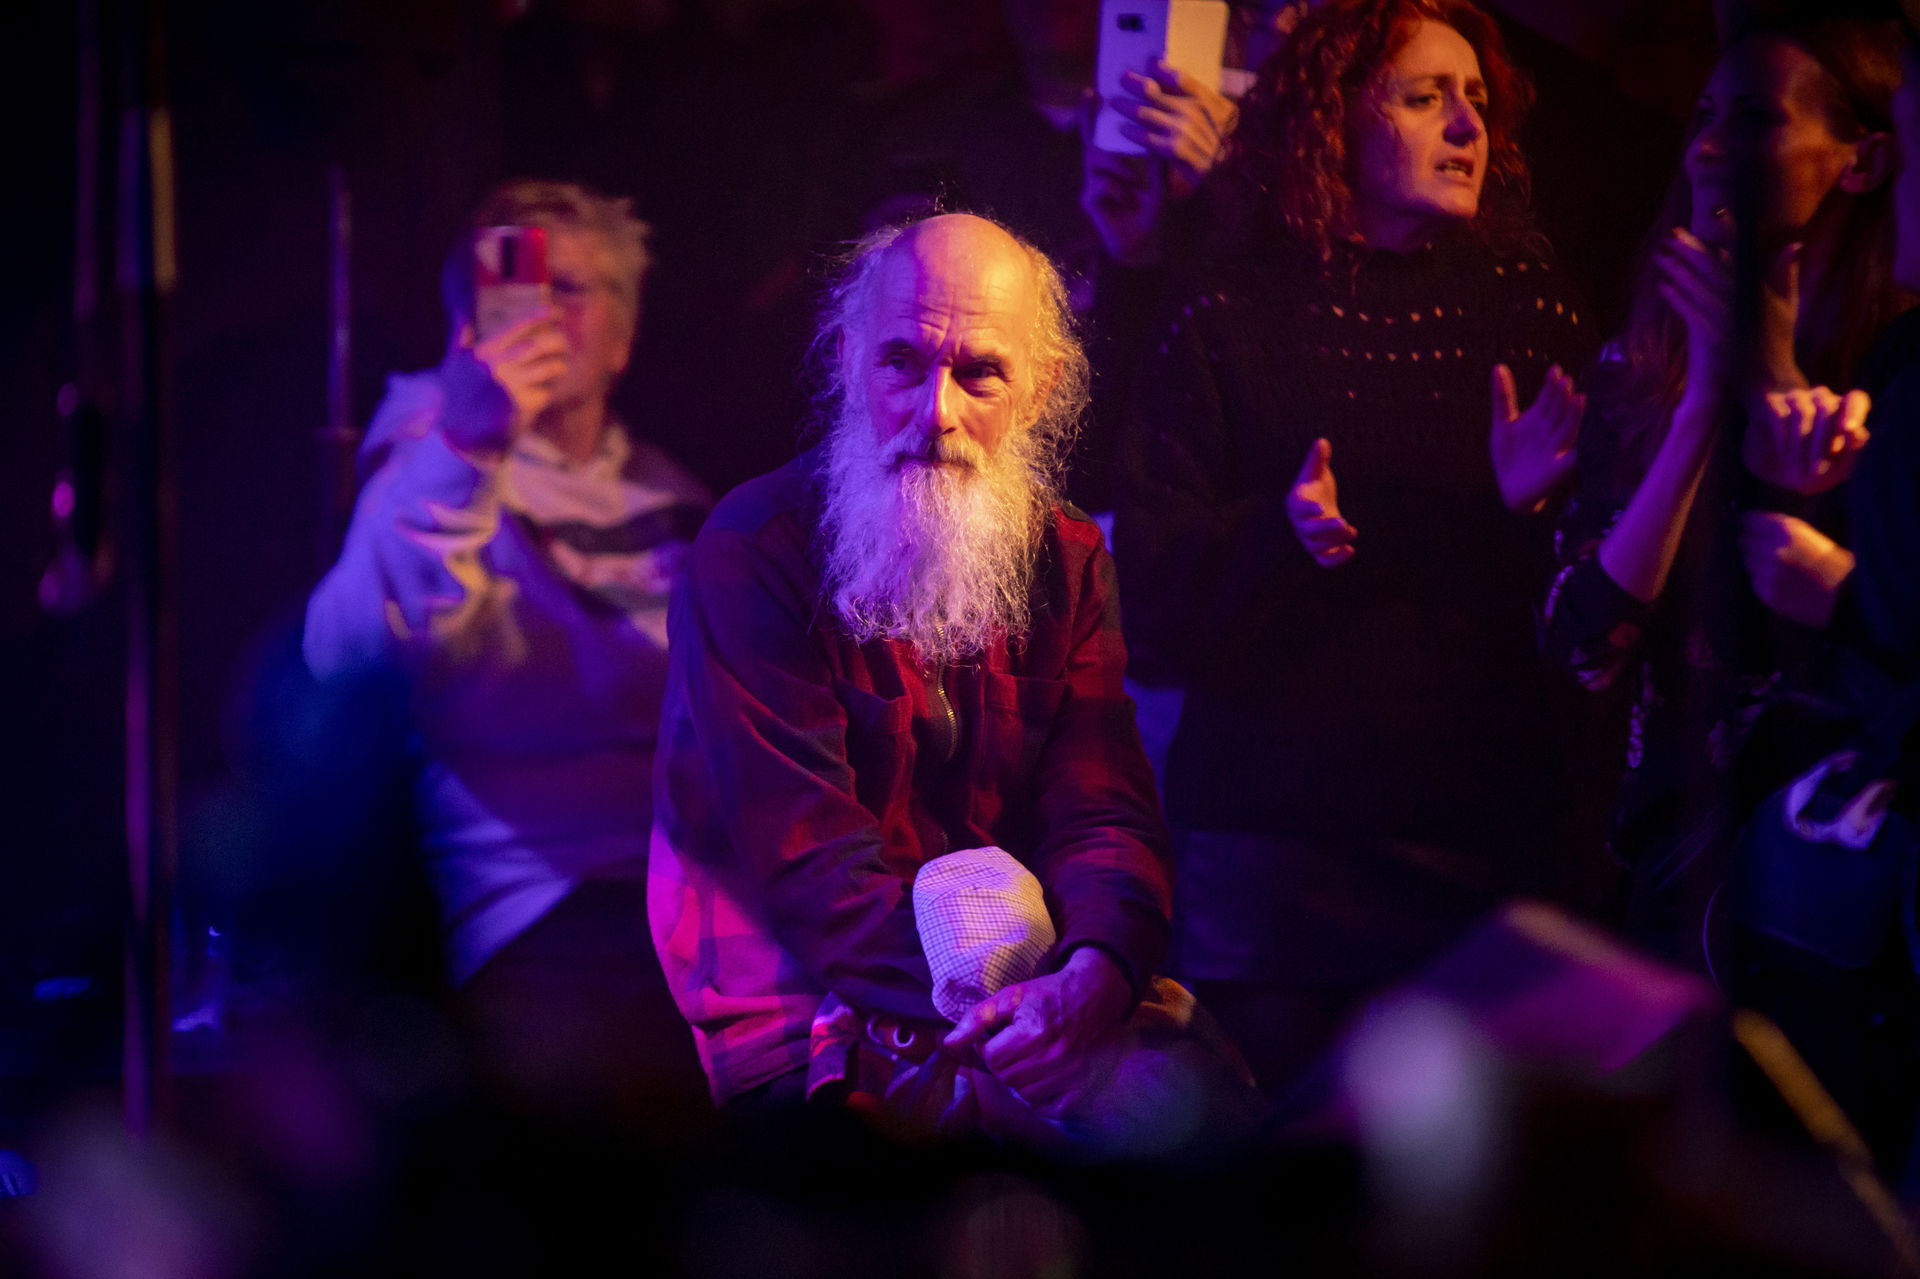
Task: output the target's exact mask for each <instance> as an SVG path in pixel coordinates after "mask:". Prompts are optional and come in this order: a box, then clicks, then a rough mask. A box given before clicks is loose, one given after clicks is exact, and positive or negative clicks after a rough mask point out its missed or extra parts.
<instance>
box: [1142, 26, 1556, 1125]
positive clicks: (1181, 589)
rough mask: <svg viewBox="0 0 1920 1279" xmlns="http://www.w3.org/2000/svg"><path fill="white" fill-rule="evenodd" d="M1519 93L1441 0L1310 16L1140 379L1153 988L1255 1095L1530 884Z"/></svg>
mask: <svg viewBox="0 0 1920 1279" xmlns="http://www.w3.org/2000/svg"><path fill="white" fill-rule="evenodd" d="M1529 100H1530V93H1529V90H1528V87H1527V85H1526V83H1525V81H1524V80H1523V79H1522V78H1521V76H1520V75H1519V73H1518V72H1517V70H1516V69H1515V68H1514V67H1513V65H1512V64H1511V63H1510V62H1509V61H1508V60H1507V57H1506V55H1505V52H1504V49H1503V46H1502V44H1501V40H1500V37H1499V33H1498V29H1497V28H1496V26H1495V25H1494V22H1493V20H1492V19H1491V18H1490V17H1488V16H1487V15H1486V14H1485V13H1483V12H1482V11H1481V10H1479V9H1478V8H1476V7H1474V6H1473V5H1471V4H1468V3H1465V2H1464V0H1393V2H1391V3H1377V2H1376V0H1330V2H1329V3H1326V4H1322V5H1319V6H1316V7H1315V8H1313V9H1312V10H1310V11H1309V12H1308V13H1307V14H1306V15H1305V16H1304V17H1302V18H1301V19H1300V21H1299V24H1298V25H1297V26H1296V27H1295V28H1294V29H1293V32H1292V34H1291V35H1290V36H1289V38H1288V39H1287V41H1286V43H1285V44H1284V45H1283V46H1282V47H1281V49H1280V51H1279V52H1278V53H1277V54H1276V55H1274V56H1273V57H1272V58H1270V59H1269V60H1268V62H1267V63H1266V64H1265V67H1264V69H1263V70H1262V73H1261V76H1260V82H1259V84H1258V85H1257V86H1256V88H1255V90H1254V92H1253V93H1252V94H1251V95H1250V96H1249V97H1248V99H1247V100H1246V102H1245V104H1244V105H1243V107H1242V110H1241V118H1240V124H1239V126H1238V128H1237V130H1236V132H1235V133H1234V137H1233V142H1232V144H1231V149H1230V153H1229V156H1228V159H1227V161H1226V163H1225V165H1223V167H1222V168H1221V170H1220V172H1219V173H1218V174H1216V175H1215V177H1214V179H1213V181H1214V182H1215V183H1216V184H1217V187H1216V189H1217V191H1218V193H1219V195H1220V198H1221V201H1222V203H1223V205H1224V206H1225V209H1226V211H1228V212H1229V213H1231V214H1233V215H1234V217H1235V222H1234V224H1233V225H1234V229H1235V233H1236V238H1235V241H1234V242H1233V243H1232V244H1231V246H1230V248H1231V251H1230V252H1229V253H1228V254H1227V255H1226V256H1225V258H1224V260H1223V261H1222V262H1221V264H1220V265H1219V266H1218V267H1217V268H1215V269H1213V270H1212V271H1211V273H1210V274H1209V275H1208V276H1206V277H1204V278H1203V279H1202V280H1201V281H1198V282H1197V287H1195V288H1193V289H1192V291H1191V292H1189V293H1188V294H1187V296H1186V299H1185V301H1184V304H1183V305H1181V306H1180V307H1179V308H1178V309H1177V310H1176V311H1174V313H1173V314H1172V316H1171V322H1170V323H1169V324H1167V325H1166V326H1165V327H1164V328H1162V330H1161V331H1160V333H1159V335H1158V337H1157V339H1156V345H1155V347H1154V349H1153V352H1152V353H1151V354H1150V355H1149V356H1148V358H1147V360H1146V363H1145V366H1144V368H1143V371H1142V375H1141V378H1140V381H1139V394H1138V396H1137V403H1136V405H1135V406H1134V409H1135V411H1134V415H1133V421H1132V423H1131V426H1130V430H1129V433H1128V438H1127V441H1126V457H1125V464H1124V466H1123V468H1122V471H1123V476H1124V479H1125V481H1126V483H1125V486H1124V489H1123V492H1124V494H1125V496H1124V499H1123V501H1122V503H1121V506H1120V509H1119V512H1118V518H1117V524H1116V531H1115V542H1116V548H1117V549H1116V555H1117V557H1118V559H1119V562H1120V564H1121V565H1122V583H1123V587H1124V592H1125V597H1126V620H1127V637H1128V642H1129V646H1130V647H1131V649H1132V650H1133V655H1134V661H1135V672H1134V673H1135V676H1136V678H1138V679H1140V680H1141V681H1142V682H1146V683H1152V684H1167V685H1171V686H1174V687H1178V688H1180V689H1183V690H1184V691H1185V694H1186V707H1185V711H1184V714H1183V717H1182V719H1181V722H1180V726H1179V730H1178V732H1177V734H1176V735H1175V737H1174V740H1173V746H1172V750H1171V753H1170V757H1169V760H1168V765H1167V773H1166V794H1167V810H1168V817H1169V819H1170V821H1171V822H1172V824H1173V826H1174V827H1175V828H1176V830H1177V832H1178V845H1177V861H1178V866H1179V876H1180V879H1179V888H1178V891H1177V892H1176V894H1175V900H1176V903H1177V910H1176V917H1175V941H1174V954H1175V958H1174V961H1173V965H1172V971H1173V973H1174V975H1175V976H1177V977H1179V978H1180V979H1181V980H1183V981H1191V982H1193V983H1194V987H1195V990H1196V991H1197V992H1198V993H1199V995H1200V997H1201V999H1202V1000H1203V1001H1204V1002H1205V1003H1206V1004H1207V1005H1208V1006H1209V1008H1210V1009H1211V1010H1212V1011H1213V1012H1214V1013H1215V1014H1216V1015H1217V1016H1218V1017H1219V1018H1220V1020H1221V1021H1222V1023H1224V1024H1225V1025H1226V1027H1227V1028H1228V1030H1229V1031H1230V1032H1231V1033H1232V1034H1233V1035H1234V1037H1235V1038H1236V1040H1238V1041H1239V1042H1240V1044H1241V1046H1242V1047H1243V1048H1244V1049H1246V1050H1247V1053H1248V1056H1249V1058H1250V1059H1251V1061H1252V1064H1253V1066H1254V1069H1255V1073H1256V1074H1257V1075H1259V1076H1260V1077H1261V1082H1262V1084H1263V1086H1264V1087H1266V1088H1268V1089H1270V1090H1271V1091H1273V1092H1275V1093H1278V1092H1281V1091H1284V1090H1285V1089H1286V1088H1287V1087H1288V1085H1289V1084H1290V1083H1291V1082H1292V1081H1293V1080H1294V1079H1295V1078H1296V1077H1297V1076H1298V1075H1299V1073H1300V1072H1301V1071H1302V1070H1303V1068H1304V1067H1305V1066H1306V1065H1307V1064H1308V1063H1309V1062H1310V1061H1311V1060H1312V1059H1313V1057H1314V1056H1315V1055H1316V1054H1317V1053H1318V1052H1319V1051H1320V1050H1321V1049H1322V1048H1323V1047H1325V1046H1326V1044H1327V1043H1328V1042H1329V1041H1330V1039H1331V1037H1332V1035H1333V1033H1334V1031H1335V1029H1336V1028H1337V1026H1338V1025H1339V1024H1340V1022H1341V1021H1342V1020H1343V1019H1344V1018H1345V1017H1346V1015H1347V1014H1348V1013H1349V1012H1350V1011H1351V1010H1353V1009H1354V1008H1355V1007H1357V1006H1358V1004H1359V1003H1360V1002H1361V1001H1363V1000H1364V999H1365V998H1366V997H1368V996H1369V995H1370V994H1372V993H1374V992H1376V991H1378V990H1380V989H1382V988H1383V987H1385V986H1387V985H1390V984H1392V983H1393V982H1394V981H1396V980H1398V979H1400V978H1402V977H1404V976H1405V975H1407V974H1409V973H1410V972H1412V971H1413V970H1414V969H1416V968H1418V967H1419V966H1420V964H1422V963H1423V962H1424V961H1426V960H1427V959H1429V958H1431V957H1432V956H1433V955H1435V954H1436V953H1437V952H1438V951H1439V950H1440V949H1442V948H1443V947H1445V946H1446V945H1447V944H1448V943H1450V942H1451V941H1452V940H1453V939H1454V938H1455V937H1457V936H1458V935H1459V934H1460V933H1462V932H1463V931H1464V930H1465V929H1466V928H1467V927H1469V926H1470V925H1471V924H1472V923H1473V922H1474V921H1475V920H1476V919H1477V918H1479V917H1480V916H1481V915H1482V914H1483V913H1484V912H1485V911H1487V910H1488V909H1490V908H1491V907H1492V906H1493V905H1495V904H1496V903H1498V902H1500V901H1501V900H1502V899H1503V898H1505V897H1506V896H1509V895H1511V894H1514V893H1517V892H1525V891H1533V892H1540V891H1543V890H1544V889H1545V888H1547V887H1549V886H1551V884H1550V881H1551V876H1550V875H1549V874H1548V867H1549V864H1550V861H1549V859H1550V856H1551V853H1552V850H1553V848H1554V844H1555V840H1554V834H1555V832H1554V827H1555V823H1556V820H1557V819H1558V818H1559V817H1560V816H1561V815H1562V813H1563V812H1564V810H1565V809H1566V807H1567V805H1566V800H1565V790H1564V785H1565V782H1564V776H1563V770H1562V768H1561V765H1560V759H1559V742H1558V740H1557V739H1556V734H1555V724H1554V716H1553V714H1552V709H1553V708H1552V706H1551V703H1550V699H1549V696H1548V690H1547V686H1546V682H1545V678H1544V672H1543V671H1542V670H1540V668H1539V663H1538V661H1537V659H1536V657H1535V654H1534V650H1533V618H1532V602H1533V594H1534V589H1535V584H1536V583H1537V581H1538V580H1539V576H1540V574H1541V573H1542V572H1543V570H1544V564H1545V556H1546V541H1547V535H1548V532H1549V530H1550V527H1551V524H1550V519H1549V518H1548V517H1547V514H1546V513H1547V512H1548V511H1549V510H1550V509H1551V508H1552V506H1553V504H1554V503H1555V501H1556V500H1557V497H1558V495H1559V492H1560V490H1561V488H1562V487H1563V482H1564V479H1565V477H1566V475H1567V474H1568V472H1569V470H1570V468H1571V466H1572V462H1573V450H1574V444H1575V439H1576V435H1577V432H1578V429H1579V419H1580V412H1581V397H1580V396H1579V395H1578V394H1577V393H1576V391H1575V389H1574V386H1573V383H1572V380H1571V379H1570V378H1569V377H1568V376H1567V373H1566V372H1565V370H1568V369H1572V368H1576V367H1578V364H1579V361H1580V359H1581V358H1582V356H1583V355H1584V351H1585V346H1586V340H1585V339H1586V330H1587V328H1588V327H1590V320H1588V317H1586V316H1585V315H1584V314H1583V308H1582V304H1581V302H1580V301H1579V298H1578V296H1577V294H1576V293H1575V291H1574V290H1573V289H1572V288H1571V287H1570V282H1569V281H1568V280H1566V279H1565V278H1563V273H1562V272H1561V271H1560V270H1559V269H1558V267H1557V266H1556V264H1555V263H1554V261H1553V259H1552V257H1551V256H1550V255H1549V254H1548V253H1547V252H1546V246H1545V245H1544V243H1543V242H1542V240H1541V237H1540V236H1539V235H1538V234H1537V233H1536V232H1535V231H1534V230H1533V227H1532V224H1531V220H1530V216H1529V213H1528V193H1529V184H1528V177H1527V167H1526V163H1525V159H1524V157H1523V156H1522V155H1521V152H1520V150H1519V125H1520V121H1521V118H1522V116H1523V115H1524V113H1525V110H1526V108H1527V105H1528V103H1529Z"/></svg>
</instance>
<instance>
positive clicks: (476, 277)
mask: <svg viewBox="0 0 1920 1279" xmlns="http://www.w3.org/2000/svg"><path fill="white" fill-rule="evenodd" d="M552 278H553V277H552V276H551V275H550V274H549V273H548V270H547V230H546V228H545V227H537V226H489V227H481V228H480V230H479V231H477V232H476V233H475V234H474V237H473V327H474V332H475V334H476V335H477V336H478V337H480V338H482V339H485V338H489V337H492V336H493V335H494V334H496V333H498V332H500V331H501V330H502V329H510V328H512V327H513V326H514V325H515V324H518V323H519V322H520V321H522V320H524V319H527V318H528V317H529V316H532V315H536V314H538V313H539V312H541V311H544V310H546V309H547V307H549V306H550V305H552V303H553V290H552V288H551V283H552Z"/></svg>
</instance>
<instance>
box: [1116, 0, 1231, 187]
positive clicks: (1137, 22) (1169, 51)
mask: <svg viewBox="0 0 1920 1279" xmlns="http://www.w3.org/2000/svg"><path fill="white" fill-rule="evenodd" d="M1226 44H1227V6H1226V4H1225V3H1223V0H1104V3H1103V4H1102V5H1101V6H1100V61H1099V70H1098V75H1097V78H1096V87H1097V88H1098V89H1099V91H1100V99H1101V102H1102V103H1103V106H1102V108H1101V111H1100V118H1099V120H1098V121H1097V122H1096V123H1095V125H1094V131H1093V145H1094V146H1096V147H1099V148H1100V149H1101V150H1102V151H1112V152H1114V153H1116V154H1119V155H1145V154H1147V153H1148V152H1149V150H1151V149H1152V148H1150V147H1149V145H1148V143H1147V142H1146V141H1143V140H1141V138H1140V137H1139V136H1138V133H1137V130H1135V131H1134V132H1131V133H1130V132H1129V126H1133V125H1135V124H1136V122H1135V121H1134V120H1132V119H1129V118H1128V117H1127V116H1125V115H1123V114H1122V113H1121V112H1120V111H1119V110H1118V109H1117V106H1118V104H1119V103H1121V102H1122V101H1125V100H1127V99H1128V98H1129V97H1135V98H1143V97H1146V96H1147V95H1146V91H1145V90H1144V89H1143V88H1137V87H1135V86H1130V85H1129V84H1128V82H1127V80H1126V77H1127V76H1128V75H1129V74H1131V75H1133V76H1134V77H1135V78H1136V85H1137V83H1138V78H1139V77H1149V78H1152V77H1154V75H1155V72H1156V69H1159V70H1160V71H1161V72H1162V73H1163V74H1165V73H1167V72H1171V73H1173V77H1172V78H1171V79H1166V80H1162V81H1158V82H1157V83H1159V84H1160V86H1161V87H1163V88H1166V89H1169V90H1172V91H1173V92H1174V93H1175V94H1176V95H1182V96H1191V94H1190V93H1187V92H1186V91H1185V90H1182V89H1181V88H1180V86H1179V79H1178V77H1179V76H1180V75H1181V74H1184V75H1185V76H1186V77H1187V78H1188V79H1189V80H1190V82H1191V84H1192V85H1193V86H1196V87H1197V88H1204V89H1205V90H1206V91H1207V92H1208V93H1209V94H1211V95H1213V96H1218V95H1219V91H1220V64H1221V60H1222V57H1223V56H1224V54H1225V52H1226ZM1149 105H1153V104H1152V103H1151V102H1149Z"/></svg>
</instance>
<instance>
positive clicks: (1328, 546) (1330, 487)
mask: <svg viewBox="0 0 1920 1279" xmlns="http://www.w3.org/2000/svg"><path fill="white" fill-rule="evenodd" d="M1287 518H1288V519H1289V520H1291V521H1293V534H1294V536H1295V537H1297V538H1299V539H1300V545H1302V546H1304V547H1306V548H1307V554H1309V555H1311V556H1313V558H1314V561H1315V562H1316V563H1318V564H1319V565H1320V566H1321V567H1322V568H1336V567H1338V566H1339V565H1341V564H1345V563H1346V562H1347V561H1348V560H1350V559H1352V558H1353V542H1354V539H1355V538H1356V537H1358V536H1359V530H1358V529H1356V528H1354V527H1353V525H1351V524H1349V523H1347V522H1346V521H1345V520H1343V519H1341V518H1340V505H1339V503H1338V502H1337V501H1336V500H1335V489H1334V483H1333V442H1332V441H1331V440H1327V439H1324V438H1323V439H1318V440H1315V441H1314V442H1313V447H1312V448H1309V449H1308V450H1307V459H1306V461H1304V462H1302V463H1301V464H1300V474H1299V475H1298V476H1296V477H1295V478H1294V481H1293V487H1292V488H1291V489H1289V490H1287Z"/></svg>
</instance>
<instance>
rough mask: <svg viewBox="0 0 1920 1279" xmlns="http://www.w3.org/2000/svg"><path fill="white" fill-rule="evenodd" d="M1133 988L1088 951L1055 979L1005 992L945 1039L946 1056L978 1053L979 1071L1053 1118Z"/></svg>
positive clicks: (1118, 1021)
mask: <svg viewBox="0 0 1920 1279" xmlns="http://www.w3.org/2000/svg"><path fill="white" fill-rule="evenodd" d="M1132 1002H1133V993H1132V989H1131V988H1130V987H1129V986H1128V984H1127V980H1126V977H1125V976H1124V975H1123V974H1122V973H1121V971H1120V968H1119V965H1117V964H1116V963H1114V961H1113V960H1112V959H1111V958H1110V957H1109V956H1108V955H1107V954H1106V952H1104V951H1102V950H1100V949H1099V948H1098V947H1094V946H1082V947H1080V948H1079V949H1077V950H1075V951H1074V952H1073V954H1072V956H1071V957H1070V958H1069V959H1068V960H1067V963H1066V965H1065V966H1064V967H1063V968H1061V969H1060V970H1059V971H1058V972H1054V973H1049V974H1047V975H1046V976H1044V977H1035V978H1033V979H1032V980H1030V981H1022V982H1015V983H1013V984H1012V985H1010V986H1004V987H1002V988H1001V989H1000V990H998V991H996V992H995V993H994V994H992V995H990V996H988V997H987V998H986V999H984V1000H982V1001H981V1002H980V1003H978V1004H975V1005H974V1006H973V1008H972V1009H970V1010H969V1011H968V1012H967V1015H966V1016H964V1017H962V1018H961V1019H960V1021H959V1023H958V1024H957V1025H955V1026H954V1028H953V1030H952V1032H951V1033H950V1034H948V1035H947V1038H946V1041H945V1046H946V1047H947V1048H948V1049H949V1050H955V1051H962V1052H964V1051H966V1050H968V1049H977V1050H978V1052H979V1055H980V1061H981V1064H983V1065H984V1066H985V1067H986V1068H987V1069H988V1070H990V1071H992V1072H993V1074H994V1077H995V1078H997V1079H999V1080H1000V1082H1001V1083H1003V1084H1005V1085H1006V1086H1007V1087H1009V1088H1011V1089H1013V1091H1014V1092H1016V1093H1018V1094H1019V1095H1020V1097H1021V1099H1022V1100H1023V1101H1025V1102H1026V1103H1027V1104H1028V1105H1030V1106H1033V1107H1034V1108H1035V1109H1037V1110H1041V1111H1046V1112H1057V1111H1058V1110H1059V1109H1060V1108H1061V1107H1062V1106H1064V1105H1065V1104H1066V1103H1068V1102H1070V1101H1071V1100H1072V1097H1073V1094H1074V1093H1075V1092H1076V1091H1077V1090H1078V1089H1079V1088H1081V1087H1082V1086H1083V1085H1084V1084H1085V1083H1086V1081H1087V1068H1088V1063H1089V1059H1090V1057H1091V1056H1092V1054H1093V1052H1094V1051H1095V1050H1096V1049H1098V1048H1099V1047H1100V1046H1101V1045H1102V1044H1103V1043H1104V1042H1106V1040H1107V1039H1108V1038H1110V1037H1111V1036H1112V1035H1113V1034H1114V1032H1116V1031H1118V1030H1119V1029H1120V1027H1121V1025H1122V1023H1124V1022H1125V1020H1126V1017H1127V1012H1128V1009H1129V1008H1130V1007H1131V1005H1132Z"/></svg>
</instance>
